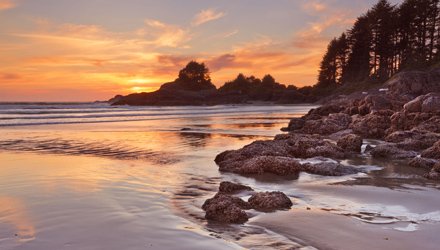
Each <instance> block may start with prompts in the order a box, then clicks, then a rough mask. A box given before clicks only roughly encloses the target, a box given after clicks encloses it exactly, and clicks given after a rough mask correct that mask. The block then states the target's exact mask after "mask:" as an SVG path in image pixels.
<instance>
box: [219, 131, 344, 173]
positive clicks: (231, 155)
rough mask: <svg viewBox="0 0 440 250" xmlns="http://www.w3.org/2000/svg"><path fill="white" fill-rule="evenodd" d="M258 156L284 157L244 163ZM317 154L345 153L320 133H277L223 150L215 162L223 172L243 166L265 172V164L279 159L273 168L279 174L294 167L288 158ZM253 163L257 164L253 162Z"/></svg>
mask: <svg viewBox="0 0 440 250" xmlns="http://www.w3.org/2000/svg"><path fill="white" fill-rule="evenodd" d="M258 156H280V157H287V158H266V159H264V158H260V159H256V160H254V161H256V162H252V163H248V164H246V165H244V164H245V163H246V162H245V161H248V160H250V159H251V158H254V157H258ZM316 156H323V157H328V158H335V159H342V158H344V157H345V153H344V150H342V149H341V148H340V147H338V146H337V145H335V144H333V143H331V142H329V141H325V140H323V139H322V138H321V137H320V136H315V135H305V134H295V133H292V134H283V135H278V136H276V137H275V140H272V141H255V142H253V143H251V144H249V145H247V146H245V147H243V148H241V149H238V150H230V151H226V152H223V153H221V154H219V155H217V157H216V159H215V162H216V163H217V164H218V165H219V167H220V170H222V171H228V172H235V173H237V171H238V172H240V173H242V172H243V171H242V170H244V169H245V168H246V169H247V170H248V171H246V172H249V173H257V174H258V173H262V172H264V171H267V170H268V166H274V165H275V164H272V163H271V162H278V163H279V167H277V168H276V169H277V170H274V171H272V172H273V173H277V174H278V173H281V172H286V173H291V171H290V170H289V169H290V166H291V165H293V166H295V167H297V166H296V165H297V160H295V159H291V158H313V157H316ZM254 163H257V164H256V165H252V164H254ZM263 166H264V167H263ZM247 167H249V168H247ZM274 169H275V168H274Z"/></svg>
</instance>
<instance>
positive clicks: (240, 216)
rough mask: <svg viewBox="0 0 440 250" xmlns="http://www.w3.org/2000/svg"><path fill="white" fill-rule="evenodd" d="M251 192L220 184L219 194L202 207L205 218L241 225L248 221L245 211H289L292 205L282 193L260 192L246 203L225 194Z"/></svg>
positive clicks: (224, 183)
mask: <svg viewBox="0 0 440 250" xmlns="http://www.w3.org/2000/svg"><path fill="white" fill-rule="evenodd" d="M243 190H245V191H251V190H253V189H252V188H251V187H248V186H244V185H240V184H236V183H231V182H222V183H221V184H220V188H219V192H218V193H217V194H216V195H215V196H214V197H212V198H211V199H207V200H206V201H205V203H204V204H203V206H202V209H203V210H204V211H205V212H206V214H205V218H206V219H207V220H209V221H215V222H221V223H234V224H242V223H245V222H246V221H248V219H249V217H248V214H247V213H246V211H245V210H249V209H255V210H259V211H263V212H272V211H275V210H285V209H290V208H291V207H292V205H293V203H292V201H291V200H290V198H289V197H287V196H286V195H285V194H284V193H282V192H261V193H254V194H253V195H252V196H251V197H250V198H249V200H248V201H244V200H243V199H241V198H240V197H236V196H233V195H231V194H227V193H237V192H239V191H243Z"/></svg>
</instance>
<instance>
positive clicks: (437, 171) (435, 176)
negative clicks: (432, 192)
mask: <svg viewBox="0 0 440 250" xmlns="http://www.w3.org/2000/svg"><path fill="white" fill-rule="evenodd" d="M426 177H427V178H428V179H432V180H440V163H437V164H435V165H434V167H433V168H432V169H431V171H430V172H429V173H428V174H427V176H426Z"/></svg>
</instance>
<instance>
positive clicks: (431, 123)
mask: <svg viewBox="0 0 440 250" xmlns="http://www.w3.org/2000/svg"><path fill="white" fill-rule="evenodd" d="M424 114H425V113H424ZM416 128H417V129H420V130H426V131H430V132H434V133H440V116H438V115H434V116H430V117H429V119H427V120H425V121H423V122H421V123H420V124H419V125H418V126H417V127H416Z"/></svg>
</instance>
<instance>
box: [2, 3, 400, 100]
mask: <svg viewBox="0 0 440 250" xmlns="http://www.w3.org/2000/svg"><path fill="white" fill-rule="evenodd" d="M375 2H376V1H375V0H350V1H349V0H327V1H324V0H311V1H310V0H278V1H276V3H274V1H269V0H240V1H235V2H233V3H232V2H229V3H226V2H219V1H213V0H207V1H197V0H187V1H185V2H184V3H183V1H175V0H174V1H173V0H164V1H162V2H161V3H157V2H156V1H152V0H130V1H115V0H106V1H104V0H94V1H85V0H77V1H67V0H57V1H55V0H38V1H35V0H34V1H32V0H0V58H1V59H2V60H0V101H94V100H107V99H109V98H111V97H112V96H114V95H116V94H129V93H133V92H150V91H154V90H156V89H158V88H159V87H160V85H161V84H163V83H165V82H169V81H172V80H174V79H175V78H176V77H177V74H178V71H179V70H180V69H181V68H182V67H184V66H185V64H186V63H187V62H188V61H190V60H197V61H200V62H205V63H206V65H207V66H208V68H209V69H210V70H211V78H212V80H213V83H214V84H215V85H216V86H221V85H222V84H223V83H224V82H226V81H228V80H232V79H233V78H235V77H236V75H237V74H238V73H243V74H245V75H255V76H256V77H263V75H265V74H271V75H273V76H274V77H275V79H276V80H277V81H278V82H281V83H283V84H293V85H295V86H298V87H302V86H307V85H313V84H314V83H315V81H316V75H317V71H318V67H319V62H320V60H321V57H322V54H323V53H324V52H325V49H326V47H327V43H328V42H329V40H330V39H331V38H333V37H335V36H338V35H339V34H340V33H341V32H343V31H344V30H346V29H347V28H349V27H350V26H351V24H352V23H353V21H354V19H355V18H356V17H357V16H358V15H359V14H361V13H362V12H364V11H365V10H367V9H368V8H369V7H371V6H372V4H374V3H375ZM393 2H394V3H398V2H401V1H398V0H395V1H393Z"/></svg>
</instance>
